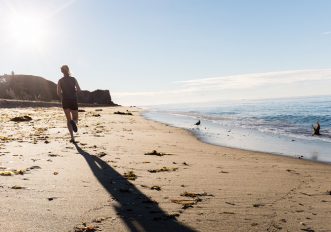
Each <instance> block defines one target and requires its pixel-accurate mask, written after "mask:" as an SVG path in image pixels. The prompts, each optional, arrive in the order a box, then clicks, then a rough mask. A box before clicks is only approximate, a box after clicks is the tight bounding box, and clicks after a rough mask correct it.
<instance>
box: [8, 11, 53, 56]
mask: <svg viewBox="0 0 331 232" xmlns="http://www.w3.org/2000/svg"><path fill="white" fill-rule="evenodd" d="M7 33H8V36H9V39H10V40H11V42H13V43H14V44H15V45H17V46H18V47H19V48H20V49H24V50H36V49H42V47H43V46H44V43H45V40H46V35H47V28H46V26H45V20H43V18H42V17H41V16H40V15H36V14H22V13H21V14H19V13H17V12H16V13H14V14H12V15H9V16H8V19H7Z"/></svg>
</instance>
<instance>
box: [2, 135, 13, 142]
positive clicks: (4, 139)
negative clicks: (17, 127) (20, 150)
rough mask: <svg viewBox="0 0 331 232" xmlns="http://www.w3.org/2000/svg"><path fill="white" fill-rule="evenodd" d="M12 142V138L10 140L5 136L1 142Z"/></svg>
mask: <svg viewBox="0 0 331 232" xmlns="http://www.w3.org/2000/svg"><path fill="white" fill-rule="evenodd" d="M12 140H13V139H11V138H8V137H5V136H0V141H2V142H10V141H12Z"/></svg>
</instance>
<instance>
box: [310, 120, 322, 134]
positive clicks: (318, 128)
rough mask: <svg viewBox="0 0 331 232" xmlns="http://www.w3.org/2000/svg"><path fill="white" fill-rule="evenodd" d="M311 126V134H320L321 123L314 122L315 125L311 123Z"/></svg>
mask: <svg viewBox="0 0 331 232" xmlns="http://www.w3.org/2000/svg"><path fill="white" fill-rule="evenodd" d="M312 128H313V135H321V133H320V130H321V125H320V122H319V121H317V122H316V125H312Z"/></svg>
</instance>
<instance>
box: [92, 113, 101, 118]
mask: <svg viewBox="0 0 331 232" xmlns="http://www.w3.org/2000/svg"><path fill="white" fill-rule="evenodd" d="M92 116H93V117H101V115H100V114H92Z"/></svg>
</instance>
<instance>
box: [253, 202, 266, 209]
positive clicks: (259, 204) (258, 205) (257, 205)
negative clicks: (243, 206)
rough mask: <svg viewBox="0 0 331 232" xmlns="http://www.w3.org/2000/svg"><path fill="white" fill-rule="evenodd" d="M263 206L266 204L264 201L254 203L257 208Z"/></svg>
mask: <svg viewBox="0 0 331 232" xmlns="http://www.w3.org/2000/svg"><path fill="white" fill-rule="evenodd" d="M262 206H265V204H262V203H256V204H253V207H255V208H259V207H262Z"/></svg>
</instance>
